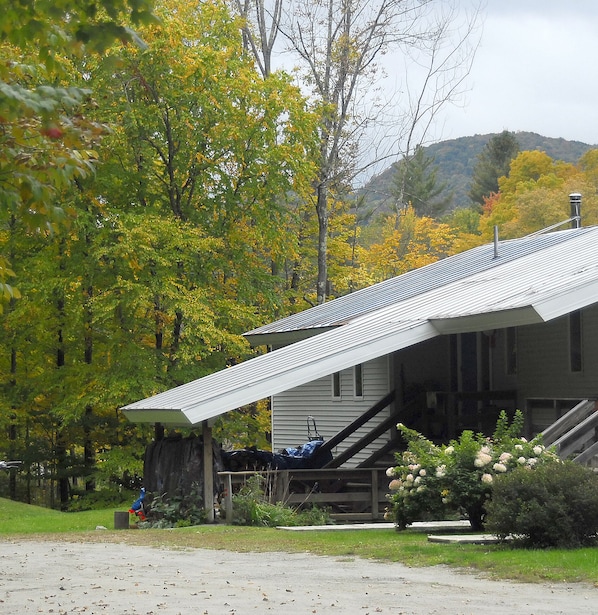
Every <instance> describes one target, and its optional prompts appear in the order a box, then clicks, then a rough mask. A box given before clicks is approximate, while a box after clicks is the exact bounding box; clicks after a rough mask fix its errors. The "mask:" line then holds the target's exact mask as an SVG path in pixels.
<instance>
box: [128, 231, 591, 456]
mask: <svg viewBox="0 0 598 615" xmlns="http://www.w3.org/2000/svg"><path fill="white" fill-rule="evenodd" d="M245 335H246V337H247V339H248V340H249V341H250V342H251V343H252V344H253V345H256V346H263V345H266V346H268V347H269V348H270V352H267V353H265V354H263V355H260V356H258V357H256V358H254V359H251V360H249V361H246V362H244V363H241V364H238V365H235V366H233V367H230V368H228V369H226V370H223V371H221V372H217V373H214V374H211V375H209V376H206V377H204V378H201V379H199V380H196V381H193V382H190V383H188V384H184V385H182V386H179V387H177V388H174V389H172V390H170V391H165V392H163V393H160V394H158V395H155V396H153V397H150V398H148V399H145V400H142V401H139V402H136V403H132V404H129V405H127V406H125V407H124V408H123V412H124V414H125V415H126V416H127V417H128V418H129V419H130V420H132V421H139V422H141V421H143V422H152V423H154V422H159V423H162V424H176V425H187V426H194V425H199V424H205V422H207V421H209V420H210V419H212V418H213V417H216V416H218V415H220V414H223V413H225V412H228V411H230V410H232V409H234V408H237V407H240V406H243V405H245V404H248V403H251V402H254V401H256V400H259V399H263V398H266V397H271V400H272V416H273V418H272V441H273V449H274V450H277V449H280V448H284V447H288V446H296V445H297V444H298V443H301V442H303V441H305V439H306V420H307V418H308V417H309V416H313V417H315V419H316V421H317V427H318V430H319V432H320V433H321V435H322V436H323V437H324V438H325V439H326V442H327V445H328V446H329V447H330V448H332V450H333V454H334V457H335V465H337V466H338V465H340V464H343V465H345V466H366V467H367V466H368V465H369V464H373V463H375V462H376V460H377V459H378V458H379V457H380V456H381V455H383V454H384V453H385V452H387V451H388V450H390V449H391V448H392V446H393V444H394V443H393V439H394V435H395V434H394V431H395V430H394V425H396V423H397V422H398V421H401V422H403V423H405V424H407V425H409V426H413V427H414V428H416V429H418V430H421V431H423V432H424V433H426V434H427V435H428V436H429V437H432V438H436V439H439V440H446V439H449V438H451V437H455V436H457V435H458V434H459V433H460V431H462V430H463V429H466V428H470V429H474V430H475V431H482V432H488V433H491V431H492V428H493V427H494V424H495V422H496V418H497V416H498V413H499V411H500V410H501V409H506V410H507V411H514V410H515V409H517V408H519V409H521V410H522V411H523V412H524V414H525V418H526V430H527V432H528V435H530V436H531V435H533V434H535V433H538V432H541V431H545V430H546V429H547V428H549V427H550V426H552V425H553V424H554V423H555V422H556V421H557V420H559V419H561V417H563V416H564V415H565V414H566V413H567V411H569V410H570V409H572V408H577V410H576V414H575V415H573V418H572V417H571V415H568V418H567V419H565V423H566V429H565V431H561V432H555V434H554V438H553V440H557V441H558V440H559V438H564V437H566V436H567V433H568V431H569V430H570V429H571V428H572V427H575V428H577V427H578V426H579V424H581V423H583V424H584V434H583V435H582V436H580V435H579V434H578V433H576V434H575V438H574V441H575V443H576V444H575V445H576V446H577V447H578V448H580V447H581V448H582V449H583V448H585V449H588V450H590V451H591V454H590V455H589V456H592V455H594V454H596V453H598V450H596V449H597V448H598V445H596V424H597V423H598V420H597V419H598V412H597V411H596V404H595V400H596V399H598V227H584V228H581V227H577V225H575V228H568V229H565V230H555V231H552V232H545V233H537V234H533V235H530V236H527V237H523V238H520V239H513V240H505V241H498V239H497V240H495V241H494V243H491V244H487V245H483V246H480V247H477V248H473V249H471V250H468V251H466V252H463V253H461V254H457V255H455V256H452V257H450V258H446V259H444V260H441V261H438V262H435V263H433V264H431V265H428V266H426V267H423V268H421V269H418V270H415V271H410V272H408V273H406V274H403V275H401V276H398V277H396V278H393V279H390V280H387V281H384V282H381V283H379V284H376V285H374V286H371V287H369V288H365V289H363V290H360V291H357V292H355V293H352V294H349V295H346V296H344V297H340V298H338V299H335V300H333V301H330V302H328V303H325V304H323V305H318V306H316V307H313V308H311V309H308V310H306V311H304V312H301V313H298V314H294V315H292V316H289V317H287V318H283V319H282V320H279V321H277V322H274V323H271V324H267V325H264V326H263V327H260V328H257V329H254V330H253V331H249V332H248V333H246V334H245ZM586 400H589V401H586ZM582 413H583V414H582ZM562 420H563V419H561V421H562ZM551 429H553V428H551ZM567 437H568V436H567ZM559 443H560V442H559ZM586 456H587V453H586Z"/></svg>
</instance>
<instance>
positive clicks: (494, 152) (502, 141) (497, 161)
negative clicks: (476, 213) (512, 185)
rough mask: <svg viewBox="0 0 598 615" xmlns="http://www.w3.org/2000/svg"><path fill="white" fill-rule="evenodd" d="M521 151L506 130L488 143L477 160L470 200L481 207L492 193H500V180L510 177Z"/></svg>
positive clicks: (510, 133)
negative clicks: (513, 160)
mask: <svg viewBox="0 0 598 615" xmlns="http://www.w3.org/2000/svg"><path fill="white" fill-rule="evenodd" d="M518 151H519V143H518V142H517V138H516V136H515V135H514V134H513V133H512V132H509V131H508V130H504V131H503V132H501V133H500V134H499V135H495V136H494V137H492V138H491V139H490V141H488V143H487V144H486V146H485V147H484V149H483V150H482V152H481V153H480V154H479V156H478V157H477V160H476V164H475V166H474V168H473V177H472V180H471V187H470V189H469V198H470V199H471V200H472V201H473V202H474V203H477V204H478V205H479V206H482V205H483V204H484V199H485V198H487V197H489V196H490V195H491V194H492V193H494V192H498V180H499V178H501V177H506V176H508V175H509V167H510V165H511V160H512V159H513V158H515V156H516V155H517V153H518Z"/></svg>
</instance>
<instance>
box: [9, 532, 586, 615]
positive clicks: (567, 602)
mask: <svg viewBox="0 0 598 615" xmlns="http://www.w3.org/2000/svg"><path fill="white" fill-rule="evenodd" d="M0 613H2V614H3V615H28V614H33V613H36V614H39V613H48V614H49V613H52V614H66V613H85V614H86V615H96V614H100V613H101V614H104V615H105V614H110V615H179V614H181V615H186V614H193V615H196V614H204V615H226V614H230V613H237V614H240V615H244V614H247V613H263V614H268V613H284V614H286V613H288V614H292V615H304V614H306V615H307V614H322V613H326V614H330V613H337V614H338V615H341V614H342V615H373V614H374V613H383V614H384V613H386V614H391V613H392V614H395V615H398V614H405V615H407V614H409V615H424V614H433V613H438V614H440V613H442V614H443V615H470V614H471V615H479V614H483V615H506V614H517V615H543V614H547V615H548V614H550V615H555V614H559V613H571V614H574V613H575V614H576V615H578V614H579V613H588V615H591V614H592V613H598V587H594V586H591V585H586V584H570V583H567V584H554V585H548V584H546V585H536V584H525V583H508V582H498V581H492V580H488V579H485V578H481V577H478V576H476V575H473V574H471V573H465V572H457V571H455V570H453V569H450V568H446V567H433V568H408V567H406V566H404V565H402V564H395V563H378V562H373V561H369V560H361V559H356V558H333V557H321V556H316V555H311V554H308V553H304V554H286V553H266V554H264V553H260V554H252V553H233V552H229V551H213V550H205V549H188V550H166V549H157V548H153V547H139V546H130V545H124V544H114V543H90V544H74V543H73V544H71V543H64V542H33V541H22V542H19V541H14V540H10V541H9V540H7V541H0Z"/></svg>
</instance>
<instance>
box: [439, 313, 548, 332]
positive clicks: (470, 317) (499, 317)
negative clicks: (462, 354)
mask: <svg viewBox="0 0 598 615" xmlns="http://www.w3.org/2000/svg"><path fill="white" fill-rule="evenodd" d="M430 322H431V323H432V324H433V325H434V327H436V329H437V330H438V332H439V333H440V334H442V335H448V334H451V333H472V332H475V331H492V330H494V329H505V328H507V327H519V326H522V325H533V324H538V323H541V322H543V319H542V317H541V316H540V315H539V314H538V312H537V311H536V310H535V309H534V308H533V307H532V306H526V307H521V308H516V309H511V310H500V311H497V312H485V313H483V314H466V315H463V316H457V317H452V318H432V319H430Z"/></svg>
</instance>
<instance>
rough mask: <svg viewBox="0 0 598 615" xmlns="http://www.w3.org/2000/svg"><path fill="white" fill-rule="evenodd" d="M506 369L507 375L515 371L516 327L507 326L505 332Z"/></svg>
mask: <svg viewBox="0 0 598 615" xmlns="http://www.w3.org/2000/svg"><path fill="white" fill-rule="evenodd" d="M505 346H506V352H507V356H506V370H507V374H508V375H509V376H514V375H515V374H516V373H517V329H516V328H515V327H508V328H507V332H506V344H505Z"/></svg>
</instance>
